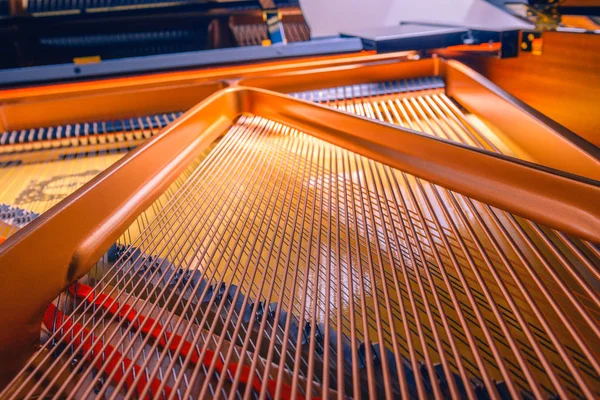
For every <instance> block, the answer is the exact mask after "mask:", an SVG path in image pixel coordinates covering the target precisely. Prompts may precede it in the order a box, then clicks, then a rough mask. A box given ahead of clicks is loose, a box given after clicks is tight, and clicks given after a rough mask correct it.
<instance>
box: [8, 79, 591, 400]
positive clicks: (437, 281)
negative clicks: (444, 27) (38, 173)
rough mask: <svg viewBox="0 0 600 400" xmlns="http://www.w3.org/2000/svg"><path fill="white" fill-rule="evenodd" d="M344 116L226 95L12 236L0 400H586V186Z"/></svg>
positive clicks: (305, 105)
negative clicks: (140, 221)
mask: <svg viewBox="0 0 600 400" xmlns="http://www.w3.org/2000/svg"><path fill="white" fill-rule="evenodd" d="M459 72H460V71H459ZM455 73H458V72H455ZM280 82H281V81H280ZM455 82H460V81H455ZM457 84H458V83H457ZM463 93H464V95H465V98H467V96H468V94H469V93H471V94H472V93H475V92H473V91H465V92H463ZM338 108H339V107H338ZM362 110H363V111H361V109H360V108H354V109H347V111H353V112H355V113H357V114H363V115H364V116H361V115H353V114H351V113H349V112H345V111H340V110H335V109H333V108H330V107H327V106H325V105H321V104H315V103H313V102H307V101H303V100H298V99H294V98H292V97H290V96H287V95H283V94H278V93H274V92H269V91H267V90H264V89H256V88H247V87H235V88H229V89H224V90H222V91H220V92H217V93H216V94H213V95H212V96H210V97H209V98H207V99H206V100H205V101H203V102H202V103H200V104H198V105H197V106H195V107H194V108H192V109H191V110H190V111H188V112H187V113H185V114H184V115H183V116H182V117H180V118H179V119H178V120H176V121H175V122H174V123H172V124H171V125H169V126H168V127H167V128H165V129H164V130H163V131H162V132H161V133H159V134H158V135H156V136H155V137H153V138H152V139H150V140H149V141H147V142H146V143H144V144H143V145H141V146H140V147H138V148H136V149H135V150H133V151H131V152H129V153H128V154H127V155H126V156H124V157H123V158H121V159H120V160H118V161H117V162H115V163H114V164H113V165H112V166H110V167H109V168H108V169H107V170H105V171H103V172H101V173H100V174H99V175H97V176H96V177H95V178H93V179H92V180H91V181H90V182H88V183H86V184H85V185H84V186H83V187H81V188H80V189H79V190H77V191H76V192H74V193H73V194H71V195H70V196H68V197H66V198H65V199H64V200H63V201H61V202H60V203H59V204H57V205H56V206H55V207H53V208H52V209H50V210H49V211H48V212H46V213H45V214H43V215H42V216H41V217H39V218H37V219H36V220H34V221H33V222H31V223H30V224H29V225H27V226H26V227H24V228H23V229H21V230H20V231H18V232H17V233H16V234H14V235H13V236H12V237H10V238H9V239H8V240H7V241H6V242H5V243H4V244H2V246H0V265H2V269H1V272H0V274H1V275H0V285H1V286H0V293H1V296H2V301H1V302H0V304H1V306H0V307H1V308H0V323H1V325H0V326H1V327H0V349H1V353H0V358H1V359H2V360H7V361H8V362H4V363H3V364H2V371H1V372H2V375H1V376H2V377H3V378H4V379H7V378H9V377H12V376H14V375H15V374H17V377H16V378H15V380H13V381H12V382H11V383H10V384H8V386H7V387H6V388H5V391H4V392H3V393H2V395H3V396H6V397H7V398H20V397H28V396H41V397H45V396H56V397H61V396H76V397H88V396H91V395H92V393H93V391H94V390H96V392H95V394H96V395H98V396H101V395H106V396H108V397H117V396H124V397H126V398H131V397H136V398H137V397H145V396H153V397H163V396H164V397H169V398H174V397H178V396H182V397H186V398H187V397H188V396H190V395H193V396H200V397H202V396H207V395H211V396H217V395H218V396H220V395H229V394H231V395H235V393H239V394H244V393H245V394H246V395H250V394H251V392H252V391H254V392H255V393H256V394H261V393H262V395H264V396H268V397H274V398H280V397H289V398H296V397H326V396H330V397H340V398H344V397H370V398H376V397H387V398H398V396H400V395H402V397H404V398H408V397H410V396H419V397H425V396H427V395H428V393H431V394H432V395H433V396H435V397H438V398H442V397H447V396H452V397H468V398H474V397H476V396H477V394H476V393H479V392H481V391H485V392H486V393H487V394H488V395H489V396H490V397H491V398H499V397H500V396H501V395H503V394H504V393H508V394H509V395H510V396H513V397H515V398H517V397H520V396H521V395H522V394H524V393H525V394H533V395H534V396H535V397H544V396H545V397H548V396H550V395H553V394H558V395H559V396H560V397H565V398H567V397H572V396H584V397H594V396H595V395H597V393H596V392H597V390H598V384H597V383H598V377H599V375H600V366H599V363H598V349H599V348H600V341H599V335H598V333H599V327H598V324H597V316H598V313H599V312H600V301H599V299H598V292H597V290H595V289H596V288H597V287H598V281H599V279H600V274H599V273H598V270H597V268H596V267H597V265H598V263H599V262H600V250H599V248H598V243H600V210H599V209H598V201H597V199H599V198H600V183H599V182H598V181H595V180H592V179H590V178H586V177H583V176H576V175H572V174H569V173H566V172H562V171H560V170H557V169H552V168H550V167H548V166H539V165H536V164H533V163H531V162H528V161H523V160H519V159H517V158H514V157H509V156H506V155H502V154H497V153H494V152H492V151H490V150H486V149H477V148H474V147H473V145H465V144H462V143H456V142H455V141H451V140H446V139H440V138H435V137H432V136H430V135H427V134H423V133H419V132H417V131H414V130H411V129H408V128H405V127H400V126H397V125H394V124H392V123H389V122H395V121H389V122H387V121H386V119H385V118H384V117H383V115H382V116H381V118H380V119H382V120H383V121H376V120H375V119H377V118H378V115H376V113H370V112H364V109H362ZM368 117H370V118H368ZM396 122H397V121H396ZM552 140H554V141H560V140H563V139H561V136H560V135H554V136H553V139H552ZM555 143H558V142H555ZM211 146H214V147H213V148H212V150H211V151H210V153H208V155H207V156H206V157H205V158H204V159H203V160H202V161H201V162H200V163H199V165H198V166H197V168H195V170H194V171H193V172H192V173H191V174H190V175H189V177H188V179H187V180H186V182H185V183H184V184H182V185H181V186H180V188H179V189H178V190H177V192H176V193H175V194H174V195H173V196H172V197H171V199H170V200H169V201H168V202H167V203H166V204H165V205H164V206H163V207H162V208H160V209H158V210H157V211H156V212H155V214H154V220H153V221H151V222H150V223H149V225H147V227H146V228H145V229H141V230H140V231H139V233H138V234H137V237H133V238H129V239H123V238H121V235H122V234H123V232H125V230H126V229H127V228H128V227H129V226H130V225H131V224H133V223H134V222H135V221H136V218H137V217H138V215H140V213H142V212H143V211H144V210H146V209H148V208H149V207H151V206H152V205H153V203H154V201H155V200H156V199H158V198H159V197H160V196H161V195H162V194H163V193H164V192H165V191H166V190H167V189H168V188H169V186H170V185H171V184H172V182H174V181H175V180H176V179H177V178H178V177H180V175H181V173H182V172H184V171H185V170H186V169H187V168H188V167H189V165H190V163H192V162H194V160H197V159H198V157H199V156H200V155H201V154H202V153H203V152H204V151H206V150H207V149H209V147H211ZM568 151H572V152H573V154H578V157H580V158H581V159H582V160H588V162H589V164H588V167H589V168H587V167H584V168H583V169H582V170H587V171H590V170H592V171H593V168H592V167H593V165H594V164H593V158H586V157H587V156H586V155H585V152H579V150H578V147H577V146H573V147H571V148H570V149H569V150H568ZM578 152H579V153H578ZM540 154H541V153H540ZM170 221H174V223H173V224H171V223H170ZM115 243H121V245H120V246H121V247H119V249H120V250H119V251H120V253H119V255H118V257H117V259H116V260H115V261H113V262H111V263H110V264H109V265H107V266H106V268H105V269H102V268H100V269H99V270H98V269H97V268H96V269H94V265H96V266H97V265H98V264H96V263H97V261H98V260H105V259H106V257H105V256H104V255H105V253H106V252H107V251H109V250H110V249H111V248H112V246H113V245H114V244H115ZM140 258H142V259H143V260H146V261H143V262H139V259H140ZM102 262H104V261H100V263H102ZM98 271H101V272H98ZM88 272H89V273H88ZM194 274H196V275H194ZM78 280H79V281H78ZM75 282H78V283H77V284H75V285H73V283H75ZM161 282H163V283H161ZM88 285H89V287H88ZM65 290H66V291H65ZM61 292H62V294H61ZM57 296H59V297H58V299H57ZM238 301H239V303H238ZM50 303H52V304H53V305H52V306H51V307H50V308H48V305H49V304H50ZM17 304H18V307H15V305H17ZM238 305H239V307H238ZM52 307H54V308H52ZM49 310H50V311H52V312H49ZM246 312H247V313H248V315H246ZM63 316H64V318H63ZM42 321H44V330H45V331H46V330H47V331H46V335H47V338H46V339H45V342H44V344H43V345H42V347H41V350H36V344H37V343H39V340H40V328H41V325H42ZM148 321H152V322H151V323H150V325H151V326H150V325H146V323H148ZM294 327H295V328H294ZM155 328H157V331H155V330H154V329H155ZM127 338H130V339H131V340H130V341H129V342H128V341H126V339H127ZM111 349H112V350H111ZM190 349H191V350H190ZM32 355H33V356H32ZM115 365H116V366H117V367H115ZM24 366H25V367H24ZM233 366H234V367H233ZM67 368H69V370H72V371H79V372H77V373H75V372H73V373H68V374H66V376H65V371H67ZM19 371H20V372H19ZM94 371H95V372H94ZM141 371H145V372H144V373H141ZM565 371H568V373H566V372H565ZM101 376H104V377H103V378H100V377H101ZM433 376H437V377H439V379H431V377H433ZM411 382H414V384H413V383H411ZM474 382H475V383H474ZM477 382H478V383H477ZM90 383H91V384H90Z"/></svg>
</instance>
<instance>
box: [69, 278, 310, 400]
mask: <svg viewBox="0 0 600 400" xmlns="http://www.w3.org/2000/svg"><path fill="white" fill-rule="evenodd" d="M69 291H70V292H71V293H72V294H73V295H74V296H75V297H78V298H81V299H85V301H86V302H89V303H90V304H95V305H97V306H99V307H102V308H103V309H105V310H107V311H108V312H109V313H110V314H111V315H115V314H116V313H117V311H119V304H118V303H117V301H115V299H113V298H111V297H110V296H107V295H105V294H102V293H100V294H95V293H94V292H93V291H92V288H91V287H89V286H87V285H84V284H81V283H78V284H76V285H72V286H71V287H70V288H69ZM119 317H120V318H125V319H127V321H129V323H130V324H131V325H132V326H133V327H134V328H135V329H138V330H141V331H142V332H143V333H144V334H146V335H150V336H151V337H152V338H154V339H155V340H158V342H159V344H160V345H161V346H162V347H163V348H164V347H166V346H167V343H168V341H169V339H171V338H173V340H172V341H171V343H170V345H169V350H171V351H176V350H177V347H179V345H180V344H181V342H182V341H183V344H182V346H181V355H183V356H184V357H187V355H188V354H190V352H191V353H192V355H191V357H190V361H191V362H192V363H194V364H198V362H201V363H202V364H203V365H205V366H206V367H209V366H210V364H211V363H212V361H213V358H215V357H216V355H215V352H214V351H212V350H210V349H207V350H206V353H205V354H204V357H203V358H202V360H200V352H198V351H197V350H195V351H192V347H193V346H192V344H191V343H190V342H189V341H187V340H184V339H183V338H182V337H181V335H175V334H173V333H171V332H169V331H167V330H165V331H164V332H163V334H162V335H161V331H162V330H163V326H162V325H161V324H159V323H157V324H156V325H154V322H155V320H154V319H152V318H149V317H146V316H144V315H141V314H139V313H137V312H136V311H135V310H134V309H133V307H131V306H130V305H128V304H123V305H122V307H121V310H120V311H119ZM152 325H154V329H151V328H152ZM238 368H242V372H241V376H240V382H241V383H243V384H248V381H249V378H250V368H249V367H248V366H246V365H243V364H242V365H241V366H240V365H239V364H236V363H230V364H228V365H227V367H226V368H225V365H224V364H223V362H222V361H221V360H220V359H218V358H217V361H216V362H215V369H216V370H217V372H218V373H219V374H223V372H224V371H225V370H227V371H229V372H230V373H231V375H232V376H234V375H235V373H236V371H237V369H238ZM252 388H253V389H254V390H255V391H257V392H260V390H261V388H262V384H261V381H260V379H259V378H258V377H255V378H254V379H253V380H252ZM276 388H277V381H276V380H274V379H269V380H267V390H268V392H269V394H270V395H271V396H272V397H275V390H276ZM291 394H292V388H291V387H290V386H289V385H286V384H282V385H281V392H280V396H279V398H280V399H285V400H288V399H290V398H291ZM296 398H297V399H304V396H302V395H300V394H299V395H297V396H296ZM315 400H319V399H318V398H315Z"/></svg>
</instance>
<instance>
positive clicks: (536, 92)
mask: <svg viewBox="0 0 600 400" xmlns="http://www.w3.org/2000/svg"><path fill="white" fill-rule="evenodd" d="M464 61H465V62H466V63H468V64H469V65H471V66H472V67H473V68H475V69H476V70H477V71H479V72H480V73H482V74H483V75H484V76H486V77H487V78H489V79H491V80H492V81H493V82H494V83H496V84H497V85H498V86H500V87H501V88H502V89H504V90H506V91H507V92H509V93H510V94H512V95H513V96H516V97H517V98H519V99H520V100H522V101H524V102H525V103H527V104H528V105H530V106H531V107H533V108H535V109H536V110H538V111H540V112H541V113H543V114H545V115H547V116H548V117H550V118H552V119H553V120H555V121H556V122H558V123H560V124H562V125H564V126H565V127H567V128H568V129H570V130H572V131H573V132H575V133H577V134H578V135H580V136H581V137H583V138H585V139H586V140H588V141H589V142H591V143H593V144H594V145H596V146H597V147H600V111H599V110H600V35H598V34H579V33H564V32H545V33H544V34H543V51H542V54H541V55H539V56H538V55H534V54H532V53H526V52H521V53H520V54H519V57H517V58H508V59H496V58H492V57H486V58H484V57H468V58H465V59H464Z"/></svg>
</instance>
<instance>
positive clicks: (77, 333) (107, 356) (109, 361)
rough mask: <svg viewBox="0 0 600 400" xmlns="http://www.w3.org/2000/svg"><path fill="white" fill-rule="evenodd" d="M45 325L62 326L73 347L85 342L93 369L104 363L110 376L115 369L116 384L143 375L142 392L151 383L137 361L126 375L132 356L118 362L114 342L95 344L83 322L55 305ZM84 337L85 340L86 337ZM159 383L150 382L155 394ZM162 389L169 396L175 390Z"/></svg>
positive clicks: (97, 342) (56, 328)
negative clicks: (73, 319) (74, 318)
mask: <svg viewBox="0 0 600 400" xmlns="http://www.w3.org/2000/svg"><path fill="white" fill-rule="evenodd" d="M44 325H46V327H47V328H48V329H52V328H53V327H54V331H55V332H56V331H59V330H61V329H62V330H64V331H65V332H69V333H67V334H66V335H65V336H64V337H63V338H64V340H65V341H66V342H67V343H69V344H72V345H73V346H76V347H78V346H79V345H81V343H82V341H83V350H82V352H83V353H87V354H88V355H87V359H88V361H90V362H92V363H93V366H94V368H96V369H100V368H102V366H103V365H105V371H106V375H110V374H111V373H113V371H114V375H113V378H112V380H113V381H114V382H115V383H117V384H118V383H119V382H121V381H122V380H123V379H125V383H127V385H128V386H129V387H131V386H132V385H133V381H134V379H135V377H136V376H140V374H141V378H140V380H139V381H138V383H137V385H136V387H137V390H138V393H141V392H142V391H143V390H144V388H145V387H146V385H147V384H148V380H147V378H146V375H145V374H144V373H142V372H141V368H140V367H139V366H138V365H136V364H134V365H133V370H132V371H130V372H129V373H128V374H127V376H125V377H124V376H123V375H124V374H123V371H124V370H127V369H129V367H130V366H131V364H133V362H132V361H131V360H130V359H129V358H124V359H123V361H122V363H119V360H120V359H121V356H122V354H121V353H120V352H118V351H117V350H116V349H115V348H114V347H113V346H111V345H106V347H105V348H104V350H102V347H103V344H102V341H96V343H94V341H93V340H92V335H89V333H90V331H89V330H87V329H85V328H84V327H82V326H81V325H80V324H76V323H73V322H72V318H66V319H65V316H64V315H63V313H62V312H60V311H58V309H57V308H56V306H55V305H54V304H50V306H49V307H48V309H47V310H46V313H45V314H44ZM86 337H87V338H86ZM84 338H86V339H85V340H84ZM94 355H95V356H94ZM100 355H101V356H100ZM160 383H161V382H160V380H158V379H153V380H152V382H150V389H152V393H154V394H156V393H158V388H159V386H160ZM163 390H164V393H165V395H166V396H167V397H168V396H169V395H170V394H171V391H172V389H171V388H170V387H168V386H165V387H164V388H163ZM146 398H148V399H150V398H151V397H150V395H147V396H146Z"/></svg>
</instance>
